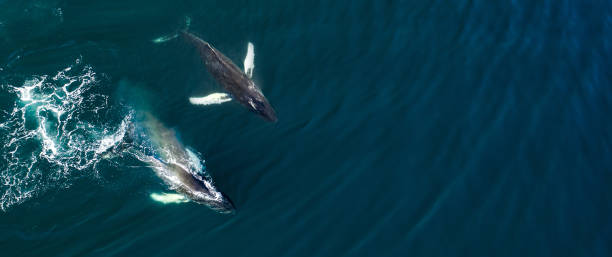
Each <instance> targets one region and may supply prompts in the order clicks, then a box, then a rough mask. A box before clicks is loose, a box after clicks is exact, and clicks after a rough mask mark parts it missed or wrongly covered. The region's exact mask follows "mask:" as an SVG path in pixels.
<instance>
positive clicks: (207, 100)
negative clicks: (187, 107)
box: [189, 93, 232, 105]
mask: <svg viewBox="0 0 612 257" xmlns="http://www.w3.org/2000/svg"><path fill="white" fill-rule="evenodd" d="M231 100H232V98H230V97H229V95H228V94H226V93H212V94H210V95H207V96H204V97H189V102H190V103H191V104H197V105H211V104H222V103H225V102H228V101H231Z"/></svg>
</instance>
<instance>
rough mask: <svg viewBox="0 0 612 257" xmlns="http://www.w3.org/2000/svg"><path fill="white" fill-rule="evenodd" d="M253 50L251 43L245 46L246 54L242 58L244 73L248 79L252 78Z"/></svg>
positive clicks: (253, 65)
mask: <svg viewBox="0 0 612 257" xmlns="http://www.w3.org/2000/svg"><path fill="white" fill-rule="evenodd" d="M254 61H255V50H254V47H253V43H251V42H249V44H248V45H247V54H246V56H245V57H244V73H245V74H246V75H247V76H248V77H249V78H252V77H253V68H255V63H254Z"/></svg>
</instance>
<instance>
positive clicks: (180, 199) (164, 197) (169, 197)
mask: <svg viewBox="0 0 612 257" xmlns="http://www.w3.org/2000/svg"><path fill="white" fill-rule="evenodd" d="M150 196H151V199H153V201H156V202H160V203H163V204H169V203H186V202H189V199H187V197H185V196H184V195H181V194H172V193H152V194H151V195H150Z"/></svg>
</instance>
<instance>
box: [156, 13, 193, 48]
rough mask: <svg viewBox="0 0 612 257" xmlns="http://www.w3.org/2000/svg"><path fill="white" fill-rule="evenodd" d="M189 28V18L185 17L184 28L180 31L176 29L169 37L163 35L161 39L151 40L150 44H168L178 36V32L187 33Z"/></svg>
mask: <svg viewBox="0 0 612 257" xmlns="http://www.w3.org/2000/svg"><path fill="white" fill-rule="evenodd" d="M189 26H191V17H189V16H185V24H184V27H183V28H181V29H178V30H177V31H176V32H174V33H172V34H170V35H163V36H161V37H158V38H155V39H153V40H151V42H153V43H154V44H161V43H165V42H168V41H170V40H172V39H175V38H177V37H178V36H179V34H180V32H186V31H189Z"/></svg>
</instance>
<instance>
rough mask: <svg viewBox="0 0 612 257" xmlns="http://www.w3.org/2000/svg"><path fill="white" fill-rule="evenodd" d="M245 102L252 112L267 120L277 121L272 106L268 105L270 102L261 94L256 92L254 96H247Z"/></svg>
mask: <svg viewBox="0 0 612 257" xmlns="http://www.w3.org/2000/svg"><path fill="white" fill-rule="evenodd" d="M247 102H248V106H247V107H249V109H251V111H252V112H254V113H257V114H259V115H260V116H261V117H263V118H264V119H266V120H267V121H271V122H276V121H278V118H277V117H276V112H275V111H274V108H272V105H270V103H269V102H268V100H266V98H265V97H264V96H263V94H261V93H259V94H256V95H255V96H254V97H249V98H248V100H247Z"/></svg>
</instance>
